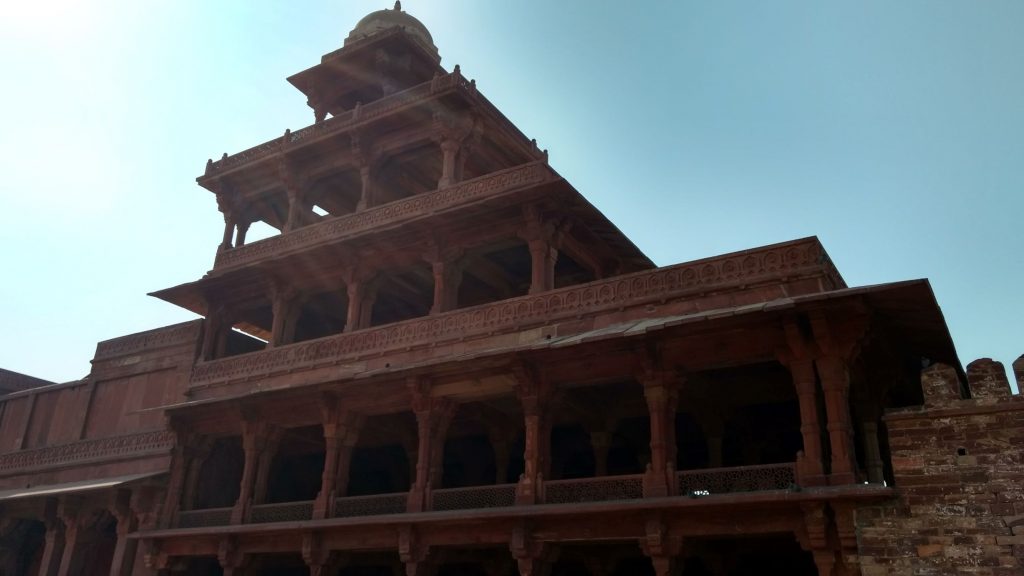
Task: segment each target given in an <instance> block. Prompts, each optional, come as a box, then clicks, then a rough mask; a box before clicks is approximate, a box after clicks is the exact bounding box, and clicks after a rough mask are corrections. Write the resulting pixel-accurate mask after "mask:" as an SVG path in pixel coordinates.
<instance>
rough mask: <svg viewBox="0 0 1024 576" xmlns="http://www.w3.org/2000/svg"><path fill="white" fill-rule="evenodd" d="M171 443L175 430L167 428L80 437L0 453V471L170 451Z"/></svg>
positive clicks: (15, 470) (33, 468) (172, 442)
mask: <svg viewBox="0 0 1024 576" xmlns="http://www.w3.org/2000/svg"><path fill="white" fill-rule="evenodd" d="M173 446H174V433H172V432H170V431H166V430H159V431H155V432H143V433H140V434H131V435H127V436H114V437H112V438H100V439H96V440H82V441H80V442H72V443H70V444H62V445H60V446H47V447H45V448H37V449H33V450H21V451H19V452H10V453H8V454H0V473H2V474H10V473H12V472H24V471H28V470H36V469H39V468H50V467H56V466H67V465H72V464H75V463H78V462H92V461H95V460H112V459H119V458H124V457H130V456H143V455H148V454H153V453H158V452H161V451H165V450H170V449H171V448H172V447H173Z"/></svg>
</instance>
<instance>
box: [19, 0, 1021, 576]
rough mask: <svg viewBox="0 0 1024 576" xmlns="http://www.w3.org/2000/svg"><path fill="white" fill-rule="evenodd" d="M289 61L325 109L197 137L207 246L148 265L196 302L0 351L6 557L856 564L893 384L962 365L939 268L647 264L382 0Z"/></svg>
mask: <svg viewBox="0 0 1024 576" xmlns="http://www.w3.org/2000/svg"><path fill="white" fill-rule="evenodd" d="M288 80H289V82H291V83H292V84H293V85H294V86H295V87H296V88H298V89H299V90H300V91H301V92H302V93H303V94H304V95H305V96H306V98H307V102H308V104H309V106H310V107H311V108H312V110H313V117H314V118H313V120H314V122H313V124H311V125H310V126H308V127H306V128H303V129H301V130H297V131H294V132H292V131H286V132H285V133H284V134H283V135H281V136H279V137H276V138H274V139H272V140H270V141H268V142H265V143H263V144H260V145H258V146H255V147H253V148H250V149H249V150H245V151H243V152H240V153H237V154H234V155H224V156H223V157H222V158H220V159H219V160H216V161H212V160H211V161H209V162H208V163H207V165H206V170H205V172H204V174H203V175H202V176H200V177H199V178H198V182H199V184H200V185H201V186H202V187H203V188H205V189H206V190H208V191H209V192H210V193H212V194H213V195H214V197H215V198H216V202H217V206H218V207H219V209H220V211H221V212H222V213H223V216H224V222H225V226H224V232H223V237H222V240H221V242H220V245H219V246H218V248H217V252H216V261H215V264H214V267H213V269H212V270H211V271H210V272H209V273H208V274H206V275H205V276H204V277H203V278H201V279H200V280H197V281H195V282H191V283H188V284H183V285H180V286H176V287H173V288H169V289H166V290H162V291H159V292H156V293H155V294H154V295H155V296H157V297H159V298H162V299H164V300H166V301H168V302H171V303H173V304H176V305H178V306H182V307H184V308H186V309H188V310H191V311H193V312H195V313H196V314H198V315H200V316H202V317H204V319H203V320H197V321H194V322H188V323H185V324H180V325H176V326H170V327H167V328H162V329H158V330H154V331H151V332H147V333H142V334H137V335H132V336H126V337H124V338H119V339H115V340H111V341H107V342H102V343H100V345H99V346H98V348H97V354H96V358H95V360H94V361H93V368H92V372H91V374H90V376H89V377H87V378H86V379H83V380H81V381H76V382H71V383H66V384H49V383H45V382H38V381H31V380H28V379H27V377H22V376H20V375H13V376H12V375H10V374H12V373H4V374H8V375H7V376H4V378H5V382H9V383H10V385H8V386H7V387H6V388H5V390H4V391H5V392H9V394H8V395H7V396H4V397H3V398H2V402H3V410H4V412H3V418H2V419H0V452H2V454H0V505H2V506H3V507H2V518H3V523H2V525H0V527H2V529H3V531H2V533H0V536H2V537H3V540H2V541H0V546H3V548H0V574H33V575H34V574H39V575H46V576H49V575H60V576H65V575H92V574H111V575H115V574H116V575H127V574H172V573H181V574H193V575H213V574H225V575H230V574H234V575H239V574H246V575H257V574H267V575H269V574H274V575H291V574H296V575H297V574H302V575H306V574H311V575H331V576H334V575H347V576H358V575H378V574H387V575H391V574H407V575H409V576H415V575H426V574H435V575H437V576H444V575H456V574H467V575H478V574H479V575H488V576H492V575H493V576H499V575H501V576H507V575H511V574H521V575H535V576H536V575H540V574H552V575H584V574H590V575H595V576H596V575H624V574H657V575H658V576H667V575H669V574H679V573H684V574H687V575H702V574H722V575H725V574H729V575H733V574H755V573H756V574H764V573H786V574H822V575H831V574H837V575H838V574H859V573H860V571H861V555H862V554H864V553H865V552H864V551H863V550H860V549H859V548H858V538H857V534H858V528H857V525H856V524H855V516H856V511H858V510H862V511H863V510H882V509H886V508H885V507H886V506H891V505H892V503H893V502H896V501H898V500H897V498H898V496H899V493H898V487H899V485H900V483H899V481H898V479H897V478H896V472H898V470H894V466H897V467H898V464H899V463H894V462H893V459H892V450H893V446H892V445H891V444H890V441H889V439H888V435H887V428H886V422H887V420H886V419H885V417H884V414H885V412H886V410H892V409H900V408H906V407H913V406H920V405H923V404H925V401H926V398H925V394H924V393H923V392H922V387H921V384H920V380H919V372H920V370H921V368H922V367H923V366H928V365H932V364H934V363H945V364H948V365H949V366H953V367H954V368H946V369H945V370H947V372H943V374H944V376H943V378H944V379H942V380H941V384H940V386H939V387H938V389H941V394H943V395H945V396H944V397H948V398H954V397H955V398H961V397H964V398H966V397H968V396H969V394H970V393H969V392H968V390H967V388H966V386H965V385H964V384H962V383H963V382H964V381H965V378H964V374H963V372H962V371H961V370H959V368H957V367H958V366H959V365H960V364H959V360H958V359H957V356H956V352H955V350H954V348H953V345H952V342H951V339H950V337H949V333H948V330H947V328H946V325H945V322H944V320H943V318H942V314H941V312H940V311H939V308H938V306H937V304H936V302H935V299H934V297H933V294H932V291H931V289H930V287H929V285H928V283H927V281H924V280H918V281H909V282H900V283H895V284H886V285H879V286H869V287H862V288H849V287H847V285H846V284H845V282H844V281H843V279H842V277H841V276H840V274H839V273H838V271H837V270H836V268H835V267H834V266H833V264H832V262H831V260H830V259H829V257H828V255H827V254H826V253H825V251H824V249H823V248H822V246H821V245H820V244H819V242H818V240H817V239H815V238H805V239H801V240H795V241H792V242H786V243H782V244H776V245H771V246H764V247H760V248H755V249H751V250H747V251H744V252H739V253H733V254H726V255H722V256H716V257H712V258H707V259H704V260H700V261H696V262H689V263H684V264H679V265H674V266H666V267H660V268H659V267H656V266H654V264H653V263H652V262H651V261H650V260H649V259H648V258H647V257H646V256H645V255H644V254H643V253H642V252H640V250H638V249H637V248H636V246H634V245H633V244H632V243H631V242H630V241H629V239H628V238H626V237H625V236H624V235H623V234H622V233H621V232H620V231H619V230H618V229H617V228H616V227H615V226H614V225H613V224H612V223H611V222H610V221H609V220H608V219H607V218H606V217H605V216H604V215H603V214H601V213H600V212H599V211H598V210H597V209H595V208H594V207H593V206H592V205H591V204H590V203H589V202H588V201H587V200H586V199H585V198H584V197H583V196H581V195H580V194H579V193H578V192H577V191H576V190H575V189H574V188H573V187H572V185H570V184H569V183H568V182H567V181H566V180H565V179H563V178H562V177H561V176H560V175H559V174H558V173H557V172H556V171H555V170H554V169H553V168H552V167H551V166H550V165H549V163H548V155H547V152H546V151H542V150H540V149H539V148H538V146H537V144H536V142H535V141H532V140H530V139H529V138H528V137H526V136H524V135H523V134H522V133H521V132H520V131H519V130H518V129H517V128H516V127H515V126H514V125H513V124H512V123H511V122H510V121H509V120H508V119H507V118H505V116H504V115H503V114H502V113H501V112H500V111H499V110H498V109H497V108H496V107H495V106H494V105H493V104H491V103H490V101H488V100H487V98H486V97H484V95H483V94H482V93H481V92H480V91H479V90H478V89H477V86H476V84H475V82H473V81H472V80H469V79H467V78H466V77H465V76H463V74H462V72H461V71H460V69H459V67H458V66H455V67H454V69H453V70H452V71H447V70H446V69H445V68H443V67H442V66H441V64H440V56H439V54H438V50H437V47H436V46H435V45H434V43H433V40H432V38H431V36H430V33H429V32H428V31H427V29H426V28H425V27H424V26H423V25H422V24H421V23H420V22H419V21H418V20H416V19H415V18H413V17H412V16H410V15H409V14H407V13H405V12H403V11H402V10H401V7H400V5H398V4H396V6H395V8H394V9H392V10H382V11H379V12H374V13H372V14H370V15H369V16H367V17H366V18H364V19H363V20H362V21H360V22H359V23H358V24H357V26H356V27H355V29H354V30H353V31H352V33H351V34H350V35H349V36H348V38H347V39H346V40H345V44H344V46H343V47H342V48H341V49H339V50H337V51H335V52H332V53H330V54H327V55H325V56H324V57H323V58H322V60H321V62H320V63H319V64H317V65H316V66H313V67H312V68H309V69H307V70H305V71H302V72H299V73H298V74H295V75H294V76H292V77H290V78H289V79H288ZM257 223H259V224H258V225H259V226H263V227H264V228H265V229H267V228H272V229H274V231H275V234H274V235H272V236H270V237H267V238H264V239H261V240H257V241H252V242H247V238H246V235H247V232H248V231H249V229H250V227H251V226H253V225H256V224H257ZM0 375H3V374H0ZM930 378H932V380H929V382H931V381H933V380H934V378H933V377H932V376H930ZM1003 384H1005V378H1004V382H1003ZM995 388H999V384H998V383H997V384H996V386H995ZM934 389H935V388H934V387H933V392H934ZM926 391H927V390H926ZM1007 392H1008V387H1007ZM936 394H938V393H936ZM996 395H997V396H998V395H999V394H996ZM965 402H966V400H965ZM1013 406H1015V408H1013V410H1016V409H1019V408H1020V403H1019V402H1017V403H1015V404H1013ZM902 418H903V419H902V420H900V421H901V422H903V421H905V420H906V419H907V418H909V417H908V416H904V417H902ZM894 481H895V487H894ZM865 517H867V516H865Z"/></svg>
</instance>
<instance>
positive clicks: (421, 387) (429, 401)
mask: <svg viewBox="0 0 1024 576" xmlns="http://www.w3.org/2000/svg"><path fill="white" fill-rule="evenodd" d="M409 391H410V394H411V396H412V405H413V412H415V414H416V430H417V434H418V441H419V442H418V448H417V451H416V481H415V483H414V484H413V487H412V490H410V492H409V507H408V509H409V511H410V512H422V511H424V510H427V509H429V506H430V491H431V489H432V488H433V487H434V486H437V485H439V484H440V481H441V477H442V473H443V465H444V440H445V435H446V433H447V432H448V424H449V423H451V419H452V416H454V415H455V410H456V408H457V406H456V405H455V404H454V403H453V402H451V401H449V400H447V399H445V398H440V397H432V396H431V395H430V381H429V380H428V379H427V378H423V377H411V378H410V379H409Z"/></svg>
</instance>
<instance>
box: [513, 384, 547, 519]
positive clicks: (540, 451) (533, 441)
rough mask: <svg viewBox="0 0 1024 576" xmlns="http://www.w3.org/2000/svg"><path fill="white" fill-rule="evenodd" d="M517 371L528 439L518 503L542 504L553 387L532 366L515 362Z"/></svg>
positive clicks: (525, 438)
mask: <svg viewBox="0 0 1024 576" xmlns="http://www.w3.org/2000/svg"><path fill="white" fill-rule="evenodd" d="M513 374H514V375H515V378H516V384H517V386H516V393H517V394H518V396H519V402H520V403H521V404H522V407H523V420H524V422H523V426H524V440H525V441H524V447H523V474H522V476H520V477H519V483H518V485H517V486H516V504H540V503H542V502H543V501H544V490H543V485H544V477H545V473H546V472H547V471H548V470H547V469H548V467H549V465H550V461H551V422H550V414H551V406H550V404H551V396H552V395H551V387H550V385H549V383H548V382H547V381H546V380H545V379H544V378H543V376H542V375H541V374H540V373H538V372H537V370H535V369H534V368H533V367H532V366H529V365H526V364H521V365H518V366H514V367H513Z"/></svg>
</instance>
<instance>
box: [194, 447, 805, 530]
mask: <svg viewBox="0 0 1024 576" xmlns="http://www.w3.org/2000/svg"><path fill="white" fill-rule="evenodd" d="M795 468H796V465H795V463H793V462H787V463H783V464H768V465H762V466H738V467H734V468H708V469H702V470H687V471H683V472H679V473H677V476H678V480H679V487H680V491H679V495H680V496H681V497H690V498H692V497H700V496H710V495H712V494H734V493H742V492H761V491H769V490H787V489H790V488H792V487H793V485H794V482H795V480H796V479H795V475H794V474H795ZM515 492H516V485H515V484H495V485H484V486H469V487H464V488H445V489H440V490H433V491H432V492H431V498H430V502H431V506H430V511H438V512H440V511H455V510H483V509H489V508H505V507H512V506H516V503H515ZM544 493H545V496H544V500H543V504H540V505H548V504H583V503H596V502H614V501H623V500H640V499H643V498H644V495H643V474H626V475H619V476H599V477H593V478H573V479H568V480H549V481H545V482H544ZM408 498H409V494H408V493H407V492H396V493H392V494H375V495H371V496H349V497H344V498H338V499H337V500H336V504H335V514H334V517H336V518H357V517H368V516H382V515H386V514H405V513H406V503H407V502H408ZM312 513H313V502H285V503H277V504H261V505H257V506H253V508H252V517H251V518H250V520H249V522H250V523H252V524H258V523H268V522H291V521H303V520H309V519H311V518H312ZM230 523H231V508H211V509H208V510H189V511H183V512H179V513H178V522H177V527H178V528H201V527H209V526H227V525H229V524H230Z"/></svg>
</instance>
